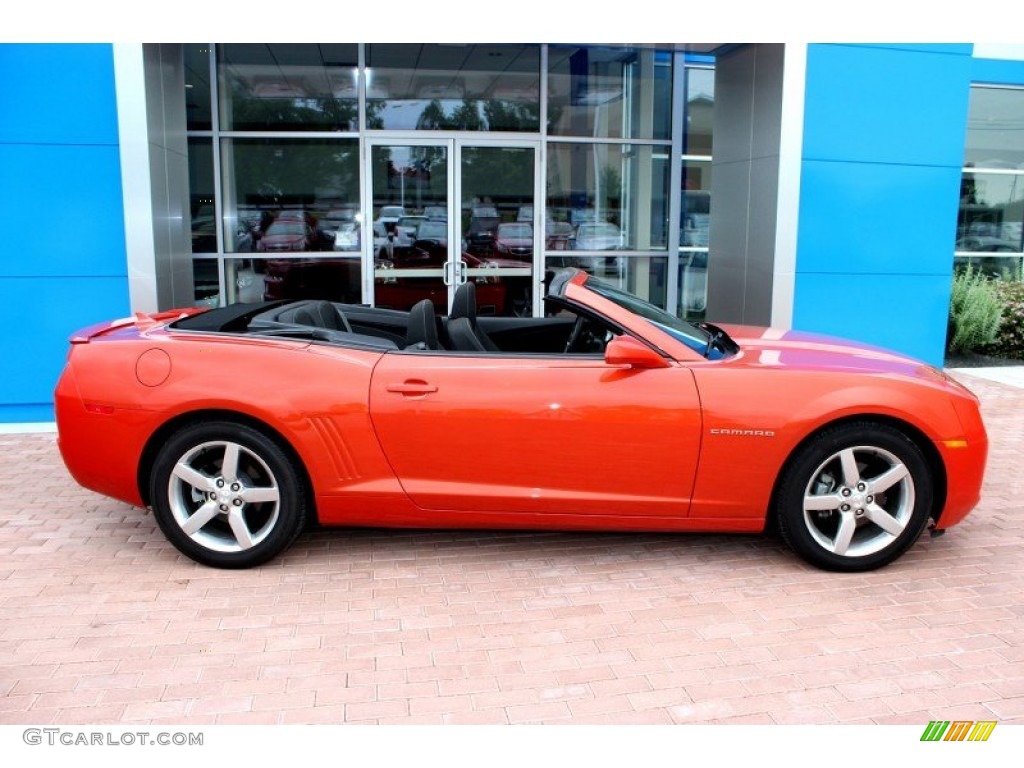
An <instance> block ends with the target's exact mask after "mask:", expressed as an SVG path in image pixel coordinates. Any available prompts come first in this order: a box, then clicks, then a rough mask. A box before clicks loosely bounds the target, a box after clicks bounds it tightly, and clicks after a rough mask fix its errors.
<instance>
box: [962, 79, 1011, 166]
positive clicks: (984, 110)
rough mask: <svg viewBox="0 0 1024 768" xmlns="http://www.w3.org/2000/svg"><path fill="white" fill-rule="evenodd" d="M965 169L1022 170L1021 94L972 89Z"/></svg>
mask: <svg viewBox="0 0 1024 768" xmlns="http://www.w3.org/2000/svg"><path fill="white" fill-rule="evenodd" d="M964 165H966V166H967V167H968V168H1003V169H1014V170H1024V90H1022V89H1019V88H991V87H988V86H974V87H972V88H971V102H970V109H969V112H968V115H967V152H966V155H965V158H964Z"/></svg>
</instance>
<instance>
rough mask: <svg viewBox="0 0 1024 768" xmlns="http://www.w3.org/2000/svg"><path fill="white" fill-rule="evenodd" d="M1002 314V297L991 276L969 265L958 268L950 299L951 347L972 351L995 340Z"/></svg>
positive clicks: (949, 343) (948, 344) (956, 350)
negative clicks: (961, 269) (986, 275)
mask: <svg viewBox="0 0 1024 768" xmlns="http://www.w3.org/2000/svg"><path fill="white" fill-rule="evenodd" d="M1002 314H1003V306H1002V300H1001V299H1000V297H999V295H998V294H997V289H996V287H995V283H994V282H993V281H992V280H990V279H988V278H987V277H985V275H983V274H982V273H980V272H975V271H974V270H973V269H972V268H971V267H970V266H968V267H967V269H965V270H963V271H958V272H957V273H956V274H955V275H954V276H953V291H952V296H951V297H950V301H949V336H948V338H947V340H946V344H947V346H948V347H949V351H950V352H952V353H958V352H970V351H973V350H978V349H981V348H982V347H988V346H989V345H991V344H993V343H994V342H995V341H996V338H997V333H998V331H999V327H1000V326H999V322H1000V320H1001V318H1002Z"/></svg>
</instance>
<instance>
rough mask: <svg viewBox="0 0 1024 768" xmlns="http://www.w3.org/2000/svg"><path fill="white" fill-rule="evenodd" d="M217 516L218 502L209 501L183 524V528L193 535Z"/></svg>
mask: <svg viewBox="0 0 1024 768" xmlns="http://www.w3.org/2000/svg"><path fill="white" fill-rule="evenodd" d="M216 516H217V502H215V501H208V502H206V503H205V504H203V506H201V507H200V508H199V509H197V510H196V511H195V512H193V513H192V515H191V516H190V517H189V518H188V520H186V521H185V522H184V523H182V525H181V530H183V531H184V532H185V533H187V534H188V535H189V536H192V535H193V534H195V533H198V532H199V531H200V530H202V527H203V526H204V525H206V524H207V523H208V522H210V521H211V520H213V518H214V517H216Z"/></svg>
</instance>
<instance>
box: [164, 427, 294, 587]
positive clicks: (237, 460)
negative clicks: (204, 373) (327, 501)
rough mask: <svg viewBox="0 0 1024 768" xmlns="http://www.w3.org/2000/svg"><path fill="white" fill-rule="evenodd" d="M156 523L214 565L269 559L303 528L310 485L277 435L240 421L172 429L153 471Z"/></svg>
mask: <svg viewBox="0 0 1024 768" xmlns="http://www.w3.org/2000/svg"><path fill="white" fill-rule="evenodd" d="M150 500H151V502H152V505H153V513H154V516H155V517H156V521H157V524H158V525H159V526H160V529H161V530H162V531H163V532H164V535H165V536H166V537H167V539H168V540H169V541H170V542H171V544H173V545H174V546H175V547H176V548H177V549H178V550H179V551H181V552H182V553H183V554H185V555H187V556H188V557H190V558H192V559H193V560H195V561H197V562H199V563H202V564H204V565H209V566H213V567H215V568H248V567H251V566H255V565H259V564H260V563H264V562H266V561H267V560H270V559H271V558H273V557H274V556H276V555H277V554H279V553H280V552H281V551H283V550H284V549H285V548H287V547H288V546H289V545H290V544H291V543H292V542H293V541H294V540H295V538H296V537H297V536H298V535H299V533H301V532H302V529H303V528H304V527H305V525H306V519H307V500H306V491H305V487H304V485H303V483H302V481H301V479H300V476H299V474H298V472H297V471H296V468H295V464H294V461H293V460H292V459H291V458H290V457H289V456H288V454H287V453H285V451H284V450H283V449H282V448H281V446H280V445H278V443H277V442H275V441H274V440H272V439H271V438H269V437H268V436H266V435H265V434H263V433H262V432H260V431H258V430H256V429H253V428H251V427H249V426H246V425H243V424H236V423H233V422H226V421H217V422H203V423H196V424H191V425H188V426H185V427H183V428H182V429H180V430H179V431H178V432H175V433H174V434H173V435H171V437H170V439H168V440H167V442H166V443H165V444H164V446H163V448H161V449H160V451H159V453H158V454H157V457H156V461H155V462H154V464H153V471H152V474H151V478H150Z"/></svg>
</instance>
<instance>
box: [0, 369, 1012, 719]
mask: <svg viewBox="0 0 1024 768" xmlns="http://www.w3.org/2000/svg"><path fill="white" fill-rule="evenodd" d="M957 375H958V376H959V377H960V378H961V379H962V380H963V381H965V382H966V383H968V385H969V386H971V387H972V388H973V389H974V390H975V391H976V392H977V393H978V395H979V396H980V397H981V399H982V402H983V406H984V413H985V417H986V422H987V425H988V428H989V433H990V437H991V440H992V450H991V455H990V460H989V469H988V475H987V480H986V484H985V490H984V497H983V500H982V503H981V505H980V506H979V507H978V508H977V509H976V510H975V511H974V513H973V514H972V515H971V516H970V517H968V518H967V520H966V521H965V522H964V523H963V524H962V525H960V526H958V527H957V528H954V529H953V530H951V531H950V532H949V533H948V534H947V535H945V536H942V537H939V538H931V537H929V536H928V535H927V534H926V535H925V536H924V537H923V538H922V539H921V540H920V541H919V542H918V543H917V544H916V545H915V546H914V547H913V548H912V549H911V550H910V552H909V553H908V554H907V555H905V556H904V557H903V558H902V559H901V560H899V561H897V562H896V563H895V564H894V565H892V566H890V567H888V568H886V569H883V570H881V571H876V572H873V573H866V574H854V575H837V574H830V573H824V572H821V571H817V570H813V569H811V568H810V567H808V566H806V565H804V564H803V563H801V562H800V561H798V560H797V559H796V558H795V557H794V556H792V555H791V554H790V553H789V552H788V550H787V549H786V548H785V547H784V546H783V545H782V544H781V543H780V542H779V541H778V540H777V539H776V538H775V537H761V536H712V535H678V536H673V535H647V534H643V535H625V534H604V535H602V534H553V533H508V532H401V531H376V530H373V531H366V530H316V531H312V532H310V533H307V534H306V535H304V536H303V537H302V538H301V539H300V540H299V541H298V542H297V544H296V545H295V546H294V547H292V549H290V550H289V551H288V552H287V553H286V555H285V556H284V557H282V558H279V559H278V560H276V561H274V562H272V563H271V564H269V565H267V566H264V567H262V568H258V569H256V570H252V571H242V572H229V571H217V570H212V569H209V568H204V567H201V566H198V565H196V564H194V563H192V562H191V561H188V560H186V559H185V558H184V557H182V556H180V555H179V554H178V553H177V552H176V551H175V550H174V549H172V548H171V546H170V545H169V544H167V543H166V542H165V541H164V539H163V536H162V535H161V534H160V532H159V530H157V528H156V525H155V523H154V521H153V518H152V516H151V515H148V514H147V513H146V512H144V511H143V510H141V509H136V508H132V507H129V506H126V505H124V504H120V503H118V502H115V501H111V500H108V499H105V498H102V497H100V496H98V495H95V494H93V493H90V492H88V491H84V490H81V489H80V488H78V486H77V485H76V484H75V483H74V482H73V481H72V480H71V478H70V477H69V475H68V474H67V472H66V471H65V469H64V467H63V464H62V463H61V461H60V458H59V456H58V453H57V448H56V438H55V435H53V434H52V433H49V434H47V433H36V434H0V723H6V724H49V723H55V724H76V723H87V724H92V723H118V724H155V723H166V724H171V723H174V724H193V725H197V724H213V723H665V724H668V723H718V722H730V723H868V722H876V723H900V724H907V725H922V726H923V725H924V724H926V723H928V722H929V721H930V720H936V719H938V720H997V721H999V722H1011V721H1015V722H1018V723H1024V514H1022V512H1024V473H1022V472H1021V471H1020V453H1021V450H1022V448H1024V388H1020V387H1016V386H1013V385H1012V384H1007V383H1002V382H999V381H991V380H987V379H984V378H981V377H980V375H974V374H972V373H971V372H967V371H962V372H958V373H957Z"/></svg>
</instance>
